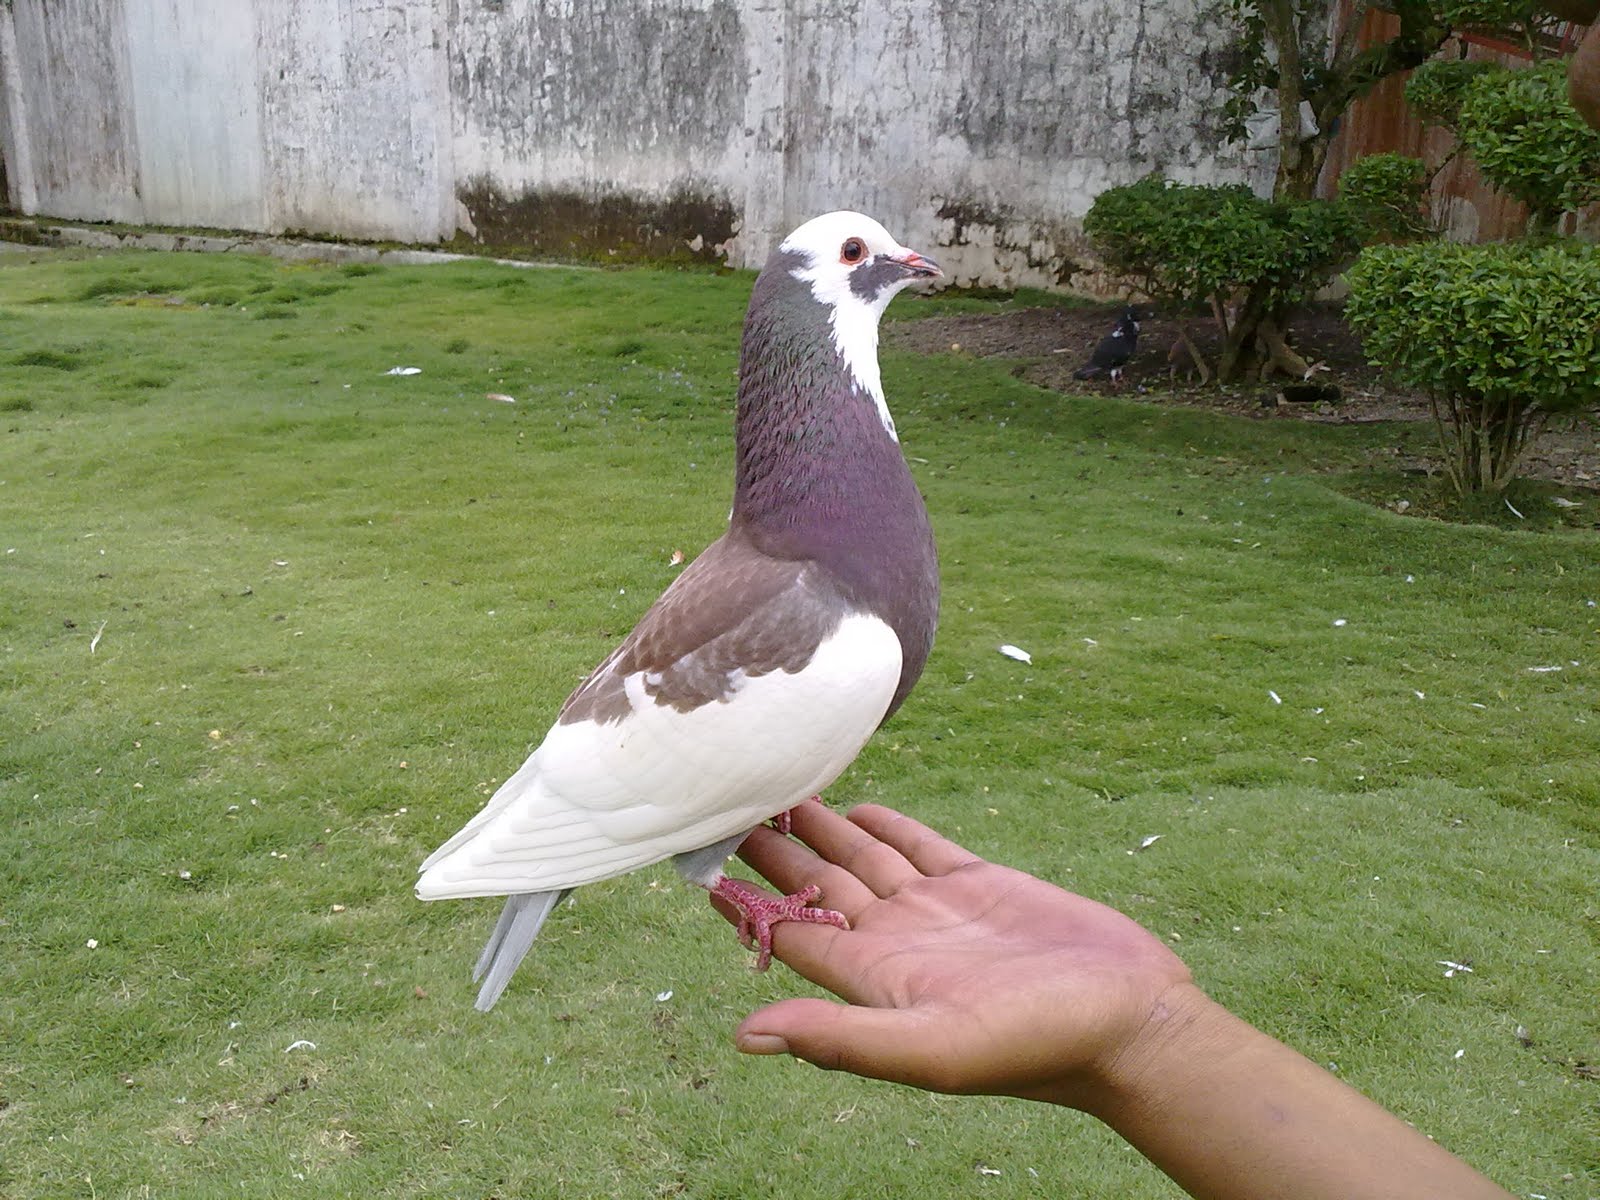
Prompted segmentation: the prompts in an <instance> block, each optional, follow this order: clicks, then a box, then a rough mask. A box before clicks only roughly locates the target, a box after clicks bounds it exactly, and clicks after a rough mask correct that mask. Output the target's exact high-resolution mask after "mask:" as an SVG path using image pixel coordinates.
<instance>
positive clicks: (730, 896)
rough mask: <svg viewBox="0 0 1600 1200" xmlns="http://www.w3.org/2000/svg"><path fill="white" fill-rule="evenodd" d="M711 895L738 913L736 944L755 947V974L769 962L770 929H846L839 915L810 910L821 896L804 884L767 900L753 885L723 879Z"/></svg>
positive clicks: (770, 953)
mask: <svg viewBox="0 0 1600 1200" xmlns="http://www.w3.org/2000/svg"><path fill="white" fill-rule="evenodd" d="M711 894H712V895H713V896H718V897H720V898H722V899H723V900H726V901H727V902H728V903H729V904H731V905H733V906H734V907H735V908H737V909H738V910H739V930H738V933H739V940H740V941H741V942H743V943H744V944H745V946H746V947H748V946H749V945H750V944H751V941H752V939H753V940H754V942H755V946H756V970H758V971H765V970H766V969H767V964H768V963H770V962H771V961H772V927H773V926H774V925H776V924H778V923H779V922H780V921H808V922H810V923H811V924H813V925H833V926H835V927H837V928H839V929H849V928H850V922H848V921H846V920H845V919H844V914H843V913H836V912H834V911H833V910H832V909H830V908H812V907H810V904H811V901H813V900H815V899H817V897H819V896H821V895H822V889H821V888H819V887H818V886H817V885H816V884H814V883H813V884H808V885H807V886H806V887H804V888H802V889H800V891H798V892H795V893H794V894H793V895H791V896H776V897H774V896H769V895H767V894H766V893H765V892H763V891H762V890H761V889H760V888H758V887H756V886H755V885H754V884H749V883H746V882H745V881H744V880H742V879H732V878H730V877H728V876H727V875H724V876H722V877H721V878H720V879H718V880H717V882H716V885H715V886H714V887H712V889H711Z"/></svg>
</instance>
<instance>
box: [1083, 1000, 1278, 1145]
mask: <svg viewBox="0 0 1600 1200" xmlns="http://www.w3.org/2000/svg"><path fill="white" fill-rule="evenodd" d="M1253 1033H1255V1031H1254V1030H1253V1029H1251V1028H1250V1026H1248V1025H1246V1024H1245V1023H1244V1022H1242V1021H1240V1020H1239V1019H1238V1018H1237V1017H1235V1016H1234V1015H1233V1014H1232V1013H1230V1012H1228V1010H1227V1009H1225V1008H1223V1007H1222V1006H1221V1005H1220V1004H1218V1003H1217V1002H1216V1001H1214V1000H1212V999H1211V998H1210V997H1209V996H1207V995H1206V994H1205V993H1204V992H1202V991H1201V990H1200V989H1199V988H1198V987H1196V986H1195V984H1194V983H1193V982H1192V981H1187V980H1186V981H1184V982H1182V983H1175V984H1173V985H1172V986H1171V987H1169V988H1167V989H1166V990H1165V991H1163V992H1162V993H1160V995H1158V996H1157V997H1156V998H1155V1000H1154V1001H1153V1002H1152V1003H1151V1005H1150V1009H1149V1012H1148V1013H1147V1014H1146V1016H1145V1020H1144V1022H1143V1024H1141V1025H1140V1027H1139V1029H1138V1030H1137V1032H1135V1033H1134V1035H1133V1036H1132V1037H1130V1038H1128V1039H1127V1040H1126V1041H1124V1042H1123V1043H1122V1044H1121V1045H1119V1046H1118V1047H1117V1048H1116V1049H1115V1050H1114V1051H1113V1052H1112V1053H1110V1054H1108V1055H1106V1057H1105V1061H1104V1062H1103V1063H1102V1064H1101V1065H1100V1066H1099V1069H1098V1070H1097V1071H1096V1073H1095V1085H1094V1087H1093V1088H1092V1089H1090V1091H1089V1093H1088V1095H1087V1096H1086V1097H1085V1099H1086V1100H1087V1103H1082V1104H1079V1105H1078V1106H1077V1107H1080V1108H1082V1109H1083V1110H1084V1111H1085V1112H1087V1113H1089V1114H1090V1115H1092V1116H1095V1117H1098V1118H1099V1119H1100V1120H1102V1121H1104V1122H1106V1123H1107V1124H1108V1125H1111V1126H1112V1127H1113V1128H1116V1127H1117V1126H1118V1125H1119V1124H1120V1122H1121V1119H1122V1118H1123V1117H1125V1116H1128V1115H1131V1114H1134V1113H1139V1114H1143V1115H1146V1116H1148V1115H1150V1114H1152V1113H1153V1112H1156V1111H1159V1110H1160V1109H1161V1108H1163V1107H1165V1106H1166V1104H1167V1102H1168V1100H1169V1099H1170V1098H1172V1097H1174V1096H1177V1095H1180V1094H1182V1093H1183V1092H1184V1091H1186V1090H1187V1089H1189V1088H1192V1087H1194V1086H1196V1085H1197V1084H1199V1083H1200V1082H1201V1079H1202V1077H1203V1076H1206V1075H1209V1074H1211V1073H1213V1072H1215V1070H1216V1068H1217V1066H1218V1064H1219V1063H1221V1062H1223V1061H1226V1060H1227V1059H1228V1058H1230V1057H1231V1056H1232V1055H1233V1054H1234V1053H1235V1052H1237V1051H1238V1050H1240V1049H1242V1041H1243V1040H1244V1038H1245V1037H1246V1036H1247V1035H1249V1034H1253Z"/></svg>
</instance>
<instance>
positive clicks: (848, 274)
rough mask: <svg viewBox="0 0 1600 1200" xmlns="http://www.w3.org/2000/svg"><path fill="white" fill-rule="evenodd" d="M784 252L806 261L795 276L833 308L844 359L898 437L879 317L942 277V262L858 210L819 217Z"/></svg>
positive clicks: (786, 241)
mask: <svg viewBox="0 0 1600 1200" xmlns="http://www.w3.org/2000/svg"><path fill="white" fill-rule="evenodd" d="M778 251H779V253H783V254H791V255H795V256H797V257H799V258H803V259H804V265H798V266H795V267H791V268H790V273H791V274H792V275H793V276H794V277H795V278H796V279H798V280H801V281H802V282H804V283H808V284H810V285H811V295H812V297H813V298H814V299H816V300H817V301H818V302H819V303H821V304H825V305H827V306H828V308H829V309H831V310H832V314H833V315H832V318H831V321H832V325H833V344H834V346H835V348H836V349H837V350H838V351H839V357H840V358H842V359H843V360H844V364H845V366H846V368H847V369H848V370H849V371H850V373H851V375H853V376H854V377H855V380H856V382H857V383H859V384H860V385H861V387H862V388H863V389H864V390H865V391H866V392H867V394H868V395H870V396H871V397H872V399H873V401H874V402H875V403H876V404H877V406H878V417H879V419H880V420H882V421H883V426H884V428H885V429H887V430H888V431H889V433H890V435H891V436H893V435H894V432H895V429H894V418H893V417H891V416H890V415H889V405H888V403H887V402H886V401H885V400H884V397H883V380H882V378H881V376H880V375H879V372H878V319H879V318H880V317H881V316H882V315H883V310H884V309H885V308H887V307H888V306H889V301H891V300H893V299H894V298H895V295H896V294H897V293H898V292H899V291H900V290H901V289H902V288H904V287H906V286H907V285H909V284H912V283H917V282H919V281H921V280H925V279H931V278H935V277H937V276H938V275H939V274H940V273H941V272H940V270H939V267H938V264H936V263H934V262H932V261H930V260H929V259H927V258H925V257H923V256H922V255H921V254H918V253H917V252H916V251H915V250H912V249H910V248H909V247H907V246H902V245H901V244H900V243H899V242H897V241H895V239H894V238H892V237H891V236H889V231H888V230H887V229H885V228H884V227H883V226H882V225H880V224H878V222H876V221H874V220H873V219H872V218H871V217H868V216H864V215H863V214H861V213H858V212H845V211H840V212H831V213H824V214H823V215H822V216H820V217H813V218H812V219H811V220H809V221H807V222H806V223H805V224H804V225H802V226H800V227H799V228H798V229H796V230H795V231H794V232H793V233H791V234H790V235H789V236H788V237H786V238H784V239H783V242H782V244H781V245H780V246H779V247H778Z"/></svg>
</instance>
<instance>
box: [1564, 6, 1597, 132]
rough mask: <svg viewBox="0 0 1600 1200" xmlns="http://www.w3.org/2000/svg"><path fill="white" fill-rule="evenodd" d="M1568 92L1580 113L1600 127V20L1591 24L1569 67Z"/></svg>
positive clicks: (1573, 105) (1574, 106)
mask: <svg viewBox="0 0 1600 1200" xmlns="http://www.w3.org/2000/svg"><path fill="white" fill-rule="evenodd" d="M1567 94H1568V95H1569V96H1570V97H1571V98H1572V107H1573V108H1575V109H1577V110H1578V115H1579V116H1581V117H1582V118H1583V119H1584V120H1585V121H1587V122H1588V123H1589V124H1590V125H1592V126H1594V127H1595V128H1596V129H1600V21H1596V23H1595V24H1593V25H1591V26H1589V32H1588V34H1586V35H1585V37H1584V39H1583V42H1582V43H1581V44H1580V45H1579V46H1578V53H1577V54H1575V55H1573V57H1572V65H1571V66H1570V67H1568V68H1567Z"/></svg>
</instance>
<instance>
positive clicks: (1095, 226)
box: [1083, 175, 1360, 379]
mask: <svg viewBox="0 0 1600 1200" xmlns="http://www.w3.org/2000/svg"><path fill="white" fill-rule="evenodd" d="M1083 227H1084V232H1085V233H1086V234H1087V235H1088V236H1089V238H1090V240H1091V241H1092V242H1093V243H1094V246H1095V249H1096V251H1097V252H1098V253H1099V255H1100V256H1101V259H1102V261H1103V262H1104V263H1105V265H1106V266H1107V268H1108V269H1109V270H1110V271H1112V272H1113V273H1114V274H1118V275H1121V276H1123V277H1124V278H1126V279H1127V280H1128V281H1130V282H1131V283H1133V284H1134V285H1136V286H1137V287H1138V288H1139V289H1140V290H1142V291H1144V292H1146V293H1147V294H1149V295H1151V296H1153V297H1155V298H1157V299H1158V300H1161V301H1164V302H1167V303H1169V304H1172V305H1174V306H1175V307H1177V308H1179V309H1196V308H1198V309H1209V310H1210V311H1211V312H1212V313H1213V314H1214V315H1215V316H1216V318H1217V319H1218V320H1219V321H1220V322H1221V323H1222V325H1223V332H1224V345H1223V350H1222V353H1221V356H1220V358H1219V361H1218V363H1217V364H1216V368H1217V373H1218V376H1219V377H1220V378H1222V379H1232V378H1236V377H1237V376H1238V374H1239V373H1240V372H1241V371H1242V370H1244V369H1245V367H1246V366H1247V365H1248V364H1249V359H1248V354H1249V352H1250V351H1251V350H1252V346H1251V344H1250V343H1251V342H1252V341H1253V340H1254V338H1255V337H1256V335H1257V332H1258V326H1259V325H1260V323H1261V321H1262V320H1263V319H1267V318H1270V317H1272V316H1273V315H1274V314H1276V313H1277V312H1279V311H1281V310H1282V309H1284V308H1286V307H1287V306H1289V305H1291V304H1293V303H1295V302H1297V301H1299V300H1302V299H1304V298H1305V297H1306V296H1308V295H1309V294H1310V293H1311V292H1313V291H1315V290H1316V288H1318V287H1319V286H1321V285H1322V284H1323V283H1324V282H1326V281H1327V280H1328V279H1329V278H1330V277H1331V276H1332V275H1333V274H1334V272H1335V271H1337V270H1338V269H1339V267H1340V266H1341V265H1342V264H1343V263H1344V262H1346V261H1347V260H1348V259H1349V258H1350V257H1351V256H1352V255H1354V254H1355V252H1356V250H1357V249H1358V247H1359V245H1360V240H1359V228H1360V227H1359V222H1358V220H1357V217H1356V215H1355V214H1354V213H1353V211H1352V210H1350V209H1347V208H1346V207H1345V206H1344V205H1341V204H1336V203H1329V202H1327V201H1321V200H1303V201H1287V202H1274V201H1269V200H1262V199H1261V198H1259V197H1258V196H1256V195H1255V194H1254V193H1252V192H1251V191H1250V189H1249V188H1246V187H1242V186H1237V185H1230V186H1207V185H1199V184H1181V183H1174V182H1171V181H1169V180H1163V179H1161V178H1160V177H1159V176H1154V175H1152V176H1148V177H1146V178H1145V179H1142V180H1140V181H1139V182H1137V183H1134V184H1129V185H1126V186H1124V187H1117V188H1110V189H1108V190H1107V191H1104V192H1101V193H1100V195H1099V196H1097V197H1095V202H1094V204H1093V205H1092V206H1091V207H1090V209H1089V212H1088V213H1087V214H1086V215H1085V216H1084V221H1083ZM1241 297H1243V299H1242V301H1241V300H1240V298H1241ZM1230 306H1234V308H1235V312H1234V315H1233V317H1232V318H1231V319H1230V318H1229V316H1228V315H1227V312H1228V309H1229V307H1230ZM1189 352H1190V353H1191V354H1192V355H1195V356H1196V361H1197V362H1198V361H1199V360H1198V352H1197V351H1196V350H1195V349H1194V348H1193V346H1192V344H1191V345H1190V351H1189ZM1203 365H1204V364H1203ZM1207 369H1209V367H1207ZM1301 369H1302V370H1303V369H1304V368H1303V367H1302V368H1301Z"/></svg>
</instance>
